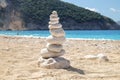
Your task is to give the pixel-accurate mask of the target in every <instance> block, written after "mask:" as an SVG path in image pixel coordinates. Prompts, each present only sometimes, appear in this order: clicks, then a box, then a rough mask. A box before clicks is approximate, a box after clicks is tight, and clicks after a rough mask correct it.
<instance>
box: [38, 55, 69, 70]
mask: <svg viewBox="0 0 120 80" xmlns="http://www.w3.org/2000/svg"><path fill="white" fill-rule="evenodd" d="M38 65H39V66H40V67H41V68H47V69H63V68H68V67H70V62H69V61H68V60H66V59H65V58H62V57H57V58H48V59H44V58H42V57H41V58H40V59H39V62H38Z"/></svg>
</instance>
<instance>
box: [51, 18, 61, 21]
mask: <svg viewBox="0 0 120 80" xmlns="http://www.w3.org/2000/svg"><path fill="white" fill-rule="evenodd" d="M50 21H59V17H50Z"/></svg>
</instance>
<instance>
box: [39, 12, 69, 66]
mask: <svg viewBox="0 0 120 80" xmlns="http://www.w3.org/2000/svg"><path fill="white" fill-rule="evenodd" d="M49 29H50V30H49V31H50V33H51V35H50V36H48V37H47V39H46V42H47V46H46V48H44V49H42V50H41V53H40V55H41V56H42V57H41V58H40V59H39V65H40V66H41V67H44V68H68V67H69V66H70V62H69V61H68V60H66V59H64V58H62V57H60V56H62V55H63V54H65V50H64V49H63V46H62V44H63V43H64V42H65V32H64V30H63V28H62V25H61V24H60V23H59V17H58V15H57V12H56V11H53V12H52V14H51V15H50V22H49Z"/></svg>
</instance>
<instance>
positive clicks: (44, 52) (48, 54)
mask: <svg viewBox="0 0 120 80" xmlns="http://www.w3.org/2000/svg"><path fill="white" fill-rule="evenodd" d="M63 54H65V50H63V49H62V50H61V51H60V52H58V53H57V52H52V51H49V50H48V49H47V48H44V49H42V50H41V53H40V55H41V56H42V57H43V58H51V57H59V56H62V55H63Z"/></svg>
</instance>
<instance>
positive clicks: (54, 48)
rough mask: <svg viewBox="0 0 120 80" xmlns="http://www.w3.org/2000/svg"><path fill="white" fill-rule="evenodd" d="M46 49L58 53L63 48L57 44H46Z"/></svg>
mask: <svg viewBox="0 0 120 80" xmlns="http://www.w3.org/2000/svg"><path fill="white" fill-rule="evenodd" d="M46 47H47V49H48V50H50V51H53V52H60V51H61V50H62V49H63V47H62V45H58V44H49V43H48V44H47V46H46Z"/></svg>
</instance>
